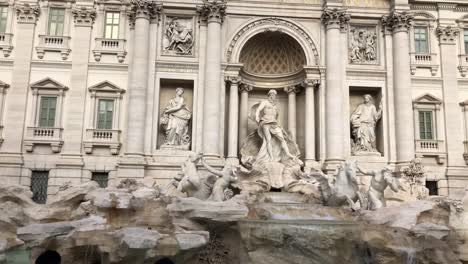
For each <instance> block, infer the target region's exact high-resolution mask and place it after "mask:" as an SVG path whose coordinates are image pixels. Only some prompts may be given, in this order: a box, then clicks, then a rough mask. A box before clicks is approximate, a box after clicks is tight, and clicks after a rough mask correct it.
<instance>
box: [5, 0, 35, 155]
mask: <svg viewBox="0 0 468 264" xmlns="http://www.w3.org/2000/svg"><path fill="white" fill-rule="evenodd" d="M15 9H16V18H17V25H16V32H15V37H16V44H15V50H16V52H15V56H14V61H13V70H12V78H11V85H10V89H9V91H8V101H9V102H14V103H8V104H6V109H5V113H6V115H5V127H4V130H3V137H4V138H5V141H4V142H3V143H2V152H5V153H8V154H12V155H14V156H19V155H21V152H22V146H23V142H22V139H23V137H22V135H23V133H24V128H25V109H26V107H27V101H28V94H30V93H29V91H30V76H31V58H32V51H33V45H34V31H35V28H36V21H37V17H38V16H39V13H40V9H39V7H38V6H37V5H32V4H31V5H30V4H26V3H25V4H21V3H17V4H16V5H15ZM17 36H21V37H17ZM31 118H32V117H31ZM15 158H16V157H15ZM15 158H14V159H13V160H12V161H11V162H16V161H18V162H22V161H21V159H18V160H16V159H15ZM1 161H7V159H6V158H5V157H2V160H1ZM8 162H10V161H8Z"/></svg>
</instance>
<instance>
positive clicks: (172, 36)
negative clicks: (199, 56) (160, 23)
mask: <svg viewBox="0 0 468 264" xmlns="http://www.w3.org/2000/svg"><path fill="white" fill-rule="evenodd" d="M193 38H194V36H193V18H191V17H176V16H167V17H166V19H165V24H164V34H163V51H162V53H163V54H164V55H188V56H192V55H193V45H194V39H193Z"/></svg>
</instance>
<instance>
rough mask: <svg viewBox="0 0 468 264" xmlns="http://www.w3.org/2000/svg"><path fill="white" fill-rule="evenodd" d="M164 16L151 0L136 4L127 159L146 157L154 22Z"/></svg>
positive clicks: (133, 8)
mask: <svg viewBox="0 0 468 264" xmlns="http://www.w3.org/2000/svg"><path fill="white" fill-rule="evenodd" d="M160 12H161V5H157V4H156V3H155V2H152V1H149V0H137V1H133V2H132V9H131V14H130V17H131V19H134V22H135V30H134V34H133V36H134V37H133V45H132V46H133V47H134V49H133V58H132V66H131V70H130V72H129V82H128V83H129V85H128V92H129V102H128V109H127V141H126V155H136V156H143V153H144V149H145V147H144V145H145V122H146V99H147V92H148V91H147V88H148V64H149V47H150V43H149V41H150V19H154V18H155V17H156V16H158V15H159V13H160Z"/></svg>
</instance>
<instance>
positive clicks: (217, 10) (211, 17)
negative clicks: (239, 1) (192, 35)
mask: <svg viewBox="0 0 468 264" xmlns="http://www.w3.org/2000/svg"><path fill="white" fill-rule="evenodd" d="M197 12H198V14H199V15H200V17H201V18H202V19H204V20H207V21H208V22H217V23H223V20H224V16H225V15H226V2H225V0H211V1H210V0H203V5H201V6H197Z"/></svg>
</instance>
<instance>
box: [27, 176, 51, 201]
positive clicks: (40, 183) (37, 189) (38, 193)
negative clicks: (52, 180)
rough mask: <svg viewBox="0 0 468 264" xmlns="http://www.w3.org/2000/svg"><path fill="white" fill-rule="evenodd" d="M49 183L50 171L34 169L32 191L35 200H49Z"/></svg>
mask: <svg viewBox="0 0 468 264" xmlns="http://www.w3.org/2000/svg"><path fill="white" fill-rule="evenodd" d="M48 183H49V172H48V171H33V172H32V174H31V191H32V193H33V198H32V199H33V201H34V202H36V203H39V204H45V203H46V201H47V186H48Z"/></svg>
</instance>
